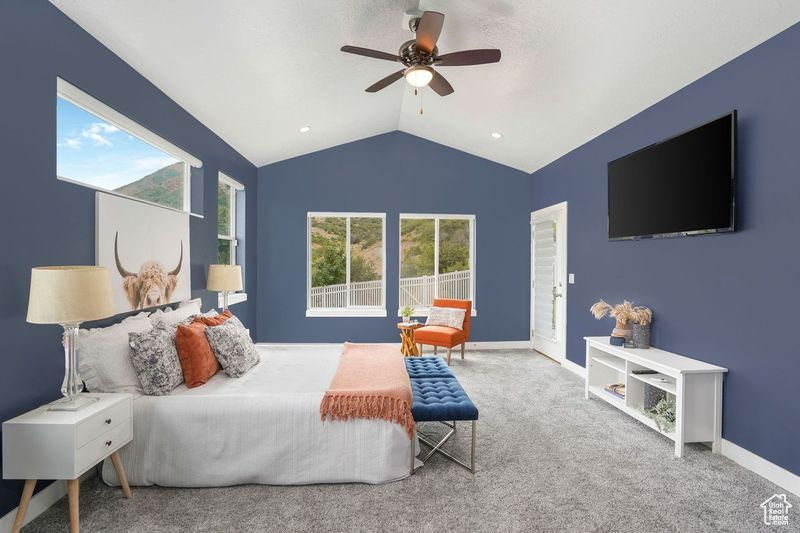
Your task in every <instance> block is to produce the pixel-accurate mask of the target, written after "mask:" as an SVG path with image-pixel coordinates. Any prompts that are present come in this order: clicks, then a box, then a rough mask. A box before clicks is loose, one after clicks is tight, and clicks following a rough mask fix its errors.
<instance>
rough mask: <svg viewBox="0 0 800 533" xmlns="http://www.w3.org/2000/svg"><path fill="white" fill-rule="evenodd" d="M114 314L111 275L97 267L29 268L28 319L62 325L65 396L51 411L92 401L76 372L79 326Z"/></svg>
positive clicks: (76, 408)
mask: <svg viewBox="0 0 800 533" xmlns="http://www.w3.org/2000/svg"><path fill="white" fill-rule="evenodd" d="M113 314H114V298H113V297H112V295H111V278H110V276H109V273H108V270H107V269H106V268H104V267H97V266H50V267H36V268H33V269H32V270H31V291H30V296H29V298H28V318H27V321H28V322H30V323H32V324H59V325H61V327H63V328H64V342H63V344H64V360H65V373H64V383H63V384H62V385H61V394H63V395H64V398H62V399H61V400H58V401H56V402H53V403H52V404H51V406H50V410H52V411H77V410H78V409H81V408H82V407H85V406H86V405H89V404H91V403H93V402H95V401H96V400H97V399H96V398H90V397H87V396H82V395H81V394H80V393H81V392H82V391H83V380H81V377H80V375H79V374H78V357H77V348H78V327H79V326H80V324H81V322H86V321H88V320H98V319H100V318H107V317H109V316H111V315H113Z"/></svg>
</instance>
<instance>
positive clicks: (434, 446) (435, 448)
mask: <svg viewBox="0 0 800 533" xmlns="http://www.w3.org/2000/svg"><path fill="white" fill-rule="evenodd" d="M441 423H442V424H444V425H445V426H447V427H449V428H450V431H448V432H447V435H445V436H444V437H443V438H442V439H441V440H440V441H439V442H438V443H434V442H432V441H431V440H429V439H428V438H427V437H425V436H424V435H421V434H419V433H418V434H417V436H418V438H419V440H421V441H422V442H424V443H425V444H427V445H428V446H430V447H431V451H430V452H428V455H426V456H425V458H424V459H423V460H422V462H423V463H425V462H427V461H428V459H430V458H431V457H432V456H433V454H434V453H439V454H442V455H443V456H445V457H446V458H447V459H450V460H451V461H453V462H454V463H456V464H457V465H460V466H462V467H464V468H466V469H467V470H469V471H470V472H472V473H473V474H474V473H475V434H476V427H477V420H473V421H472V435H471V438H470V450H469V464H467V463H465V462H463V461H462V460H460V459H458V458H457V457H454V456H453V455H451V454H449V453H447V452H446V451H444V450H442V449H441V447H442V445H444V443H446V442H447V441H448V440H450V437H452V436H453V435H454V434H455V432H456V423H455V422H453V425H452V426H451V425H450V423H449V422H441Z"/></svg>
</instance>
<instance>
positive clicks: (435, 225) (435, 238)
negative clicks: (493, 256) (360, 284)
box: [399, 215, 477, 315]
mask: <svg viewBox="0 0 800 533" xmlns="http://www.w3.org/2000/svg"><path fill="white" fill-rule="evenodd" d="M434 298H458V299H463V300H472V314H473V315H475V314H477V313H476V311H475V216H474V215H400V300H399V301H400V308H401V309H402V308H403V307H405V306H410V307H413V308H414V310H415V314H416V315H426V314H427V312H428V308H429V307H430V306H431V304H432V303H433V299H434Z"/></svg>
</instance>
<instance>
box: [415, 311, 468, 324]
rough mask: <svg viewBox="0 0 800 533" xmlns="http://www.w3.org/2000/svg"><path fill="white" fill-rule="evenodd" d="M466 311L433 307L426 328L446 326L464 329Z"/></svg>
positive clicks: (429, 312)
mask: <svg viewBox="0 0 800 533" xmlns="http://www.w3.org/2000/svg"><path fill="white" fill-rule="evenodd" d="M466 312H467V310H466V309H455V308H452V307H431V308H430V311H428V320H427V321H426V322H425V325H426V326H446V327H448V328H455V329H463V328H464V314H465V313H466Z"/></svg>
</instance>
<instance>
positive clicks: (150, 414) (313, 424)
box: [102, 346, 417, 487]
mask: <svg viewBox="0 0 800 533" xmlns="http://www.w3.org/2000/svg"><path fill="white" fill-rule="evenodd" d="M258 350H259V353H260V355H261V362H260V363H259V364H258V365H256V366H255V367H254V368H253V369H252V370H251V371H250V372H248V373H247V374H245V375H244V376H243V377H241V378H237V379H234V378H229V377H228V376H226V375H225V374H223V373H222V372H220V373H218V374H217V375H216V376H214V377H213V378H212V379H211V380H210V381H209V382H208V383H206V384H205V385H203V386H200V387H197V388H194V389H188V388H186V386H185V385H181V386H180V387H178V388H176V389H175V390H174V391H173V392H172V393H171V394H170V395H168V396H137V397H135V398H134V400H133V441H132V442H131V443H130V444H128V445H127V446H125V447H124V448H123V449H122V450H120V456H121V458H122V463H123V465H124V467H125V471H126V474H127V476H128V481H129V483H130V484H131V485H160V486H164V487H218V486H227V485H237V484H242V483H261V484H274V485H301V484H309V483H345V482H363V483H384V482H388V481H394V480H398V479H401V478H404V477H407V476H408V475H409V466H410V464H409V461H410V448H409V446H410V445H411V443H410V441H409V438H408V435H407V434H406V432H405V430H404V429H403V427H401V426H399V425H397V424H394V423H391V422H387V421H384V420H348V421H326V422H322V421H321V420H320V415H319V405H320V401H321V400H322V396H323V394H324V392H325V390H326V389H327V388H328V386H329V385H330V382H331V379H332V378H333V375H334V373H335V371H336V368H337V366H338V363H339V355H340V352H341V348H340V347H302V348H299V347H272V346H270V347H266V346H258ZM415 440H416V439H415ZM414 445H415V446H416V445H417V443H416V442H414ZM102 476H103V480H104V481H106V482H107V483H109V484H112V485H118V484H119V483H118V481H117V477H116V474H115V472H114V468H113V466H112V465H111V461H110V460H106V461H105V462H104V464H103V466H102Z"/></svg>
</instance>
